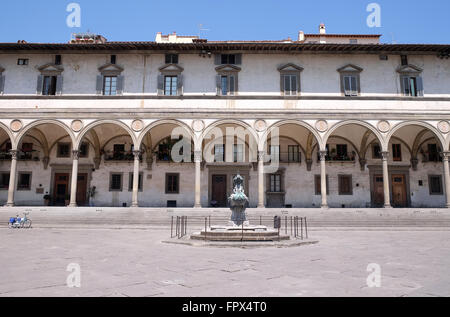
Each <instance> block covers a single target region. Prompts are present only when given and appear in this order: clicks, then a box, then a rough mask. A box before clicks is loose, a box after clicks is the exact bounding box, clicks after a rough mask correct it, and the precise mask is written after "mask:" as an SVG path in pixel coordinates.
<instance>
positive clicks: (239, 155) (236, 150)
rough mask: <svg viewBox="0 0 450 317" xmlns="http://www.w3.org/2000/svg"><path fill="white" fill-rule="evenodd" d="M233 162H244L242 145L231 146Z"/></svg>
mask: <svg viewBox="0 0 450 317" xmlns="http://www.w3.org/2000/svg"><path fill="white" fill-rule="evenodd" d="M233 162H244V145H243V144H233Z"/></svg>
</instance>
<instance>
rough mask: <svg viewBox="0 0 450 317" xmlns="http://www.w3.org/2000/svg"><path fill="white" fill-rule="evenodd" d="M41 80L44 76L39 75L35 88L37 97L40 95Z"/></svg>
mask: <svg viewBox="0 0 450 317" xmlns="http://www.w3.org/2000/svg"><path fill="white" fill-rule="evenodd" d="M43 80H44V76H42V75H39V76H38V78H37V86H36V93H37V94H38V95H42V85H43Z"/></svg>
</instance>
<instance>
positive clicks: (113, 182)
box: [109, 173, 122, 192]
mask: <svg viewBox="0 0 450 317" xmlns="http://www.w3.org/2000/svg"><path fill="white" fill-rule="evenodd" d="M109 191H110V192H114V191H118V192H121V191H122V173H112V174H111V176H110V179H109Z"/></svg>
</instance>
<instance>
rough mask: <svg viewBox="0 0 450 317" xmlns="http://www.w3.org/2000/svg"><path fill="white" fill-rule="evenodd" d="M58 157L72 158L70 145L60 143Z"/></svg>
mask: <svg viewBox="0 0 450 317" xmlns="http://www.w3.org/2000/svg"><path fill="white" fill-rule="evenodd" d="M57 151H58V152H57V157H70V143H58V148H57Z"/></svg>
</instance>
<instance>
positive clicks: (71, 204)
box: [67, 203, 78, 207]
mask: <svg viewBox="0 0 450 317" xmlns="http://www.w3.org/2000/svg"><path fill="white" fill-rule="evenodd" d="M67 207H78V206H77V203H70V204H69V205H67Z"/></svg>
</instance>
